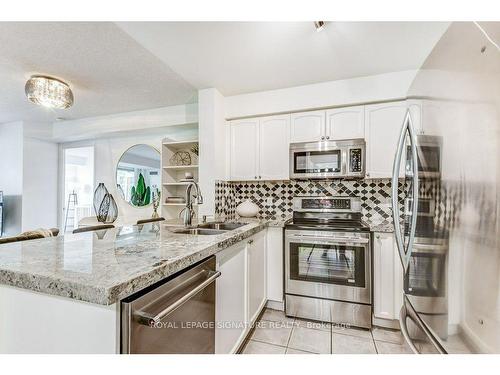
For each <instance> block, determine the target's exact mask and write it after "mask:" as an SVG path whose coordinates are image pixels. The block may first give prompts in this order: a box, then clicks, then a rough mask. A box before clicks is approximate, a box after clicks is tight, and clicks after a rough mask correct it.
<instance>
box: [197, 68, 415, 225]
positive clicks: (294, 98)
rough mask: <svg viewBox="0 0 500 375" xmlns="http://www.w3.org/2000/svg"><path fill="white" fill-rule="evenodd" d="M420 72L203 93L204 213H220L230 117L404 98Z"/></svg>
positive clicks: (202, 158) (202, 167)
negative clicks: (219, 185)
mask: <svg viewBox="0 0 500 375" xmlns="http://www.w3.org/2000/svg"><path fill="white" fill-rule="evenodd" d="M415 74H416V71H415V70H411V71H403V72H395V73H387V74H380V75H374V76H368V77H360V78H352V79H344V80H339V81H330V82H322V83H317V84H312V85H305V86H297V87H290V88H286V89H280V90H271V91H261V92H255V93H250V94H243V95H235V96H229V97H223V96H222V95H221V94H220V93H219V92H218V91H217V90H216V89H214V88H211V89H204V90H200V91H199V92H198V101H199V104H198V117H199V134H200V136H199V139H200V161H199V164H200V185H201V189H202V192H203V197H204V198H205V202H204V204H203V205H202V206H200V208H199V210H200V215H213V214H214V213H215V180H217V179H225V177H226V175H227V173H226V164H227V152H226V150H227V141H228V140H227V133H226V130H227V122H226V120H227V119H232V118H239V117H246V116H262V115H267V114H277V113H289V112H295V111H303V110H310V109H317V108H325V107H335V106H348V105H355V104H362V103H372V102H383V101H392V100H399V99H405V98H406V94H407V92H408V88H409V87H410V85H411V83H412V81H413V78H414V77H415Z"/></svg>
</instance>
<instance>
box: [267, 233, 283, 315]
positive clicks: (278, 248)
mask: <svg viewBox="0 0 500 375" xmlns="http://www.w3.org/2000/svg"><path fill="white" fill-rule="evenodd" d="M266 252H267V300H268V301H269V302H270V303H272V304H273V308H282V306H283V228H280V227H269V228H268V229H267V249H266Z"/></svg>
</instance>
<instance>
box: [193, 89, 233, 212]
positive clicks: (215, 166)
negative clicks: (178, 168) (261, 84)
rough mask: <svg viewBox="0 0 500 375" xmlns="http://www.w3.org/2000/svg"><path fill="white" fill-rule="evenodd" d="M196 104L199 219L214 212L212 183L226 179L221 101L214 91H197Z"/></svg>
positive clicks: (224, 129)
mask: <svg viewBox="0 0 500 375" xmlns="http://www.w3.org/2000/svg"><path fill="white" fill-rule="evenodd" d="M198 101H199V104H198V106H199V110H198V112H199V140H200V158H199V165H200V169H199V176H200V177H199V180H200V188H201V192H202V194H203V204H202V205H201V206H200V207H199V208H198V210H199V215H200V216H202V215H207V216H210V215H213V214H214V212H215V180H217V179H223V178H224V177H225V175H226V171H225V169H226V121H225V118H224V115H225V107H224V97H223V96H222V95H221V93H220V92H219V91H217V90H216V89H206V90H200V91H199V92H198Z"/></svg>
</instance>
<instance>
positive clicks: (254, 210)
mask: <svg viewBox="0 0 500 375" xmlns="http://www.w3.org/2000/svg"><path fill="white" fill-rule="evenodd" d="M236 213H237V214H238V216H240V217H255V216H257V214H258V213H259V206H257V205H256V204H255V203H253V202H252V201H251V200H250V199H247V200H246V201H244V202H243V203H240V204H239V205H238V207H236Z"/></svg>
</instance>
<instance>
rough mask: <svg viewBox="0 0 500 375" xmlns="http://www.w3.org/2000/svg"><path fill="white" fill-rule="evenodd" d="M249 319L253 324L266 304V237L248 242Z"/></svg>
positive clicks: (258, 234)
mask: <svg viewBox="0 0 500 375" xmlns="http://www.w3.org/2000/svg"><path fill="white" fill-rule="evenodd" d="M247 254H248V318H249V323H253V322H254V321H255V319H256V318H257V316H258V314H259V313H260V311H261V310H262V308H263V307H264V304H265V302H266V235H265V231H262V232H259V233H257V234H256V235H255V236H252V237H251V238H250V239H249V240H248V249H247Z"/></svg>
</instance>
